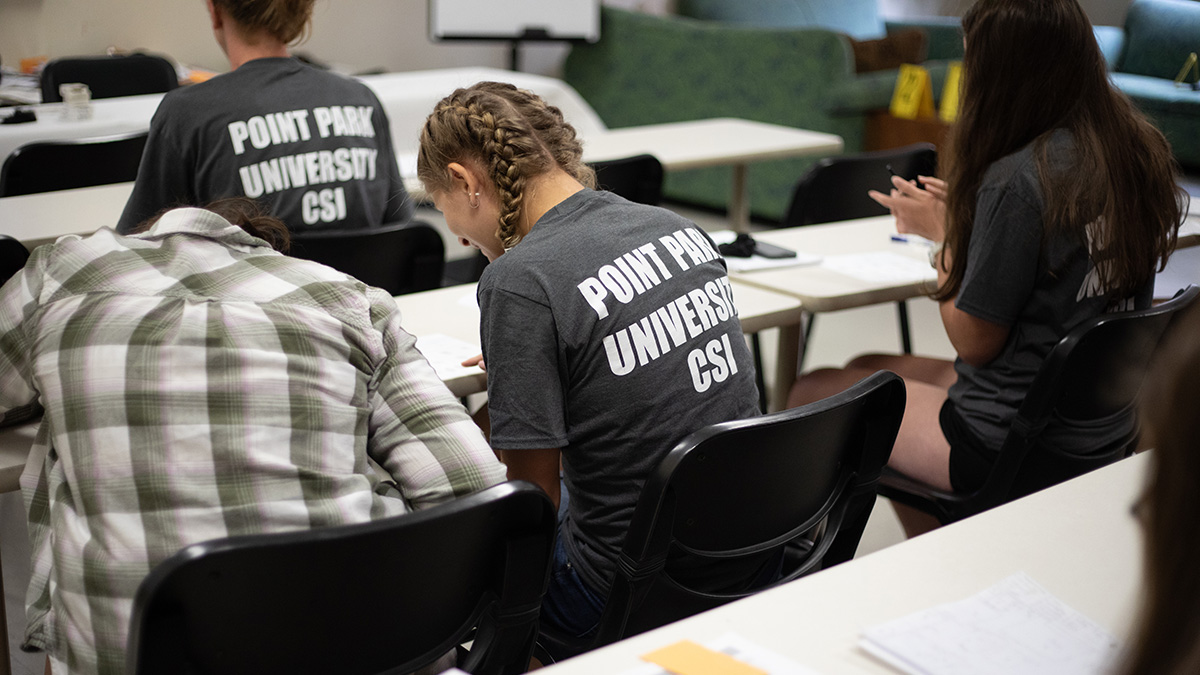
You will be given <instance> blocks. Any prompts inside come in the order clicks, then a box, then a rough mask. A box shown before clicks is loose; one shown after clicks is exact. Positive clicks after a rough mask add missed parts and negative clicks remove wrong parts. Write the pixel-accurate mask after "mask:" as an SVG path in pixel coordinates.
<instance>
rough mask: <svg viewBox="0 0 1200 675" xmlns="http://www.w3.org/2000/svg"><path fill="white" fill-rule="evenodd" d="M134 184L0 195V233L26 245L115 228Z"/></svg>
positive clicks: (35, 245)
mask: <svg viewBox="0 0 1200 675" xmlns="http://www.w3.org/2000/svg"><path fill="white" fill-rule="evenodd" d="M132 191H133V183H114V184H112V185H98V186H96V187H88V188H76V189H74V190H59V191H57V192H42V193H38V194H32V195H20V196H18V197H3V198H0V234H7V235H8V236H10V237H14V238H16V239H19V240H20V241H21V242H22V243H23V244H25V247H26V248H29V249H31V250H32V249H33V248H35V247H37V246H41V245H42V244H48V243H51V242H53V241H54V240H55V239H58V238H59V237H62V236H64V235H68V234H91V233H92V232H95V231H96V230H97V229H99V228H101V227H116V226H117V220H119V219H120V217H121V212H122V211H124V210H125V202H126V201H128V200H129V193H130V192H132Z"/></svg>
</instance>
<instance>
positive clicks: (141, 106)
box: [0, 94, 163, 162]
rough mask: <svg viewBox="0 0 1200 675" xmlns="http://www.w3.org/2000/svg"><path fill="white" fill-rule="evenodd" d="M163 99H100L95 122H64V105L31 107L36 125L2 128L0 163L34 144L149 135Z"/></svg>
mask: <svg viewBox="0 0 1200 675" xmlns="http://www.w3.org/2000/svg"><path fill="white" fill-rule="evenodd" d="M162 97H163V95H162V94H142V95H140V96H120V97H117V98H102V99H96V100H94V101H92V117H91V119H88V120H79V121H70V122H68V121H65V120H63V119H62V111H63V106H64V104H63V103H42V104H38V105H34V106H28V108H29V109H31V110H33V112H34V114H35V115H37V121H36V122H28V123H25V124H5V125H0V162H3V161H4V158H6V157H8V156H9V155H10V154H12V151H13V150H16V149H17V148H19V147H20V146H22V145H25V144H26V143H32V142H34V141H58V140H69V139H75V138H97V137H102V136H114V135H118V134H128V133H134V132H137V131H146V130H148V129H149V128H150V118H151V117H152V116H153V115H154V111H155V110H157V109H158V103H159V101H161V100H162ZM10 110H11V109H10ZM8 114H9V113H8V112H5V113H3V114H2V116H4V117H7V116H8Z"/></svg>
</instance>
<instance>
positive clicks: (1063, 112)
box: [934, 0, 1187, 300]
mask: <svg viewBox="0 0 1200 675" xmlns="http://www.w3.org/2000/svg"><path fill="white" fill-rule="evenodd" d="M963 35H964V39H965V41H966V50H965V54H964V57H963V90H962V95H961V99H960V100H961V106H960V109H959V119H958V121H957V123H956V124H955V125H954V127H953V129H952V130H951V132H950V139H949V143H948V146H947V151H946V152H945V153H944V156H945V158H946V171H945V176H946V179H947V182H948V183H949V185H950V193H949V195H948V197H947V207H946V246H947V248H948V249H949V250H950V251H952V252H953V254H954V255H953V256H952V262H951V267H950V270H949V276H948V278H947V279H946V282H945V284H944V285H943V286H942V287H941V288H940V289H938V291H937V293H936V294H935V295H934V297H935V298H936V299H938V300H949V299H951V298H953V297H954V296H955V295H957V293H958V290H959V287H960V286H961V285H962V280H963V274H964V273H965V271H966V267H967V246H968V244H969V243H970V241H971V231H972V225H973V223H974V220H975V204H976V196H977V194H978V192H979V188H980V187H981V184H982V182H983V176H984V173H985V172H986V171H987V169H988V167H989V166H990V165H991V164H992V163H993V162H995V161H997V160H999V159H1001V158H1002V157H1005V156H1006V155H1010V154H1012V153H1014V152H1016V151H1018V150H1020V149H1021V148H1023V147H1025V146H1026V145H1029V144H1030V143H1033V144H1034V157H1035V161H1036V165H1037V170H1038V178H1039V182H1040V184H1041V189H1042V198H1043V201H1044V203H1045V210H1044V212H1043V222H1044V223H1045V228H1046V233H1047V234H1051V233H1065V234H1066V235H1068V236H1073V237H1078V238H1079V240H1080V241H1086V237H1087V236H1088V235H1089V234H1090V235H1091V236H1092V241H1091V245H1090V251H1091V254H1092V257H1093V263H1094V264H1096V269H1097V273H1098V274H1099V275H1100V281H1101V286H1102V288H1104V289H1105V290H1106V291H1107V292H1108V294H1109V297H1110V298H1111V299H1114V300H1116V299H1121V298H1126V297H1129V296H1131V295H1134V294H1135V293H1136V292H1137V291H1138V290H1139V289H1141V288H1142V287H1143V286H1144V285H1145V284H1146V283H1148V282H1149V281H1150V279H1151V278H1152V277H1153V275H1154V272H1155V270H1156V268H1157V269H1161V268H1160V267H1159V266H1160V265H1165V263H1166V258H1167V257H1168V256H1169V255H1170V252H1171V250H1172V249H1174V247H1175V238H1176V233H1177V230H1178V227H1179V224H1180V223H1181V222H1182V220H1183V216H1184V214H1185V213H1186V211H1187V207H1186V193H1185V192H1184V191H1183V190H1182V189H1181V188H1179V187H1178V186H1177V185H1176V182H1175V177H1176V174H1177V172H1178V169H1177V165H1176V163H1175V160H1174V159H1173V158H1172V156H1171V149H1170V146H1169V145H1168V144H1167V141H1166V138H1165V137H1163V135H1162V133H1161V132H1160V131H1158V129H1156V128H1155V127H1154V126H1153V125H1152V124H1150V122H1149V121H1148V120H1147V119H1146V118H1145V117H1144V116H1143V115H1142V114H1141V113H1139V112H1138V111H1137V110H1136V109H1135V108H1134V107H1133V104H1132V103H1131V102H1130V101H1129V99H1128V97H1126V96H1125V95H1124V94H1122V93H1121V92H1119V91H1117V90H1116V89H1115V88H1113V86H1112V85H1111V84H1110V83H1109V81H1108V73H1107V72H1106V70H1105V62H1104V58H1103V56H1102V55H1101V52H1100V48H1099V46H1098V45H1097V44H1096V38H1095V35H1094V33H1093V31H1092V25H1091V23H1090V22H1089V21H1088V19H1087V16H1086V15H1085V14H1084V12H1083V10H1082V9H1081V8H1080V7H1079V4H1078V2H1077V1H1076V0H979V2H977V3H975V5H974V6H972V7H971V9H970V10H969V11H968V12H967V13H966V15H965V16H964V17H963ZM1056 129H1065V130H1066V131H1068V132H1070V134H1071V136H1072V139H1073V141H1074V155H1073V156H1072V158H1071V162H1070V164H1069V166H1067V167H1064V166H1063V164H1062V163H1061V162H1059V163H1058V164H1057V165H1054V164H1052V162H1051V158H1050V157H1048V156H1047V151H1046V139H1047V136H1048V135H1049V134H1050V133H1051V132H1053V131H1054V130H1056ZM1093 222H1096V223H1097V225H1099V226H1098V227H1092V228H1091V232H1090V233H1089V232H1088V225H1089V224H1090V223H1093Z"/></svg>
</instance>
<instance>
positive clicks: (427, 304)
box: [396, 280, 803, 397]
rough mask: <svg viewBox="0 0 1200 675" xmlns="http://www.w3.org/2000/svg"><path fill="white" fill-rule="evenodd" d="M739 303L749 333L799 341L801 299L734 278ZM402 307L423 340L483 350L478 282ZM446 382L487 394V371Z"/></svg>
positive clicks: (463, 392)
mask: <svg viewBox="0 0 1200 675" xmlns="http://www.w3.org/2000/svg"><path fill="white" fill-rule="evenodd" d="M733 299H734V302H735V303H736V304H737V309H738V318H739V319H740V321H741V324H742V331H743V332H744V333H746V334H750V333H757V332H759V331H763V330H767V329H768V328H778V329H779V330H780V341H784V340H788V341H795V340H798V336H799V334H800V319H801V316H802V314H803V312H802V310H801V305H800V302H799V301H798V300H796V299H795V298H792V297H789V296H787V295H783V294H780V293H773V292H771V291H767V290H763V289H760V288H755V287H754V286H750V285H746V284H742V283H739V282H738V281H736V280H734V281H733ZM396 305H397V306H399V308H400V325H401V326H402V327H403V328H404V329H405V330H406V331H408V332H409V333H411V334H413V335H415V336H417V337H418V338H419V337H420V336H422V335H431V334H435V333H437V334H441V335H446V336H449V337H451V338H454V339H456V340H459V341H461V342H466V343H469V344H471V345H474V346H475V347H476V348H478V346H479V307H478V306H477V305H476V304H475V284H462V285H459V286H448V287H446V288H439V289H435V290H432V291H423V292H421V293H410V294H408V295H398V296H396ZM443 381H444V382H445V383H446V386H447V387H448V388H449V389H450V391H451V392H452V393H453V394H454V395H455V396H459V397H462V396H468V395H470V394H476V393H480V392H483V391H487V375H486V374H485V373H483V372H482V371H479V372H471V373H470V374H460V375H457V376H455V377H452V378H450V379H445V380H443Z"/></svg>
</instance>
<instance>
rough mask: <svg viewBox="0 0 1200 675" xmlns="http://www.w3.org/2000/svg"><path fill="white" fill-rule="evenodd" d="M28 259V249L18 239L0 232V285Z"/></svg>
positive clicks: (19, 269)
mask: <svg viewBox="0 0 1200 675" xmlns="http://www.w3.org/2000/svg"><path fill="white" fill-rule="evenodd" d="M27 260H29V249H27V248H25V244H22V243H21V242H20V241H19V240H17V239H13V238H12V237H10V236H8V235H7V234H0V286H2V285H4V282H6V281H8V280H9V279H11V278H13V275H15V274H16V273H17V272H20V271H21V268H23V267H25V262H26V261H27Z"/></svg>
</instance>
